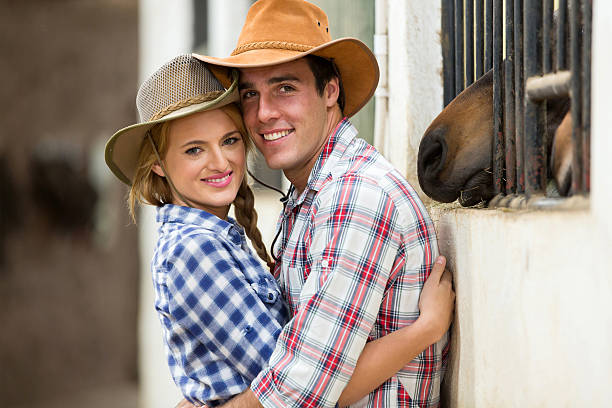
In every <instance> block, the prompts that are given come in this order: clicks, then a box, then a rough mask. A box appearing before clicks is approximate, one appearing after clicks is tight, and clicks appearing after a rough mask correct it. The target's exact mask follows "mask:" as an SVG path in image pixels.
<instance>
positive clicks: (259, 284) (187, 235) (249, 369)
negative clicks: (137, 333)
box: [151, 205, 287, 406]
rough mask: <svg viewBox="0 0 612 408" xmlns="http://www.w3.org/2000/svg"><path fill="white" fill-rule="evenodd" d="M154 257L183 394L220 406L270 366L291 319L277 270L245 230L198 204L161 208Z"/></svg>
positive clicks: (159, 300)
mask: <svg viewBox="0 0 612 408" xmlns="http://www.w3.org/2000/svg"><path fill="white" fill-rule="evenodd" d="M157 221H158V222H159V223H161V226H160V228H159V239H158V242H157V248H156V250H155V254H154V256H153V261H152V262H151V272H152V274H153V284H154V287H155V308H156V309H157V312H158V315H159V318H160V320H161V324H162V328H163V334H164V340H165V345H166V351H167V355H168V365H169V367H170V371H171V373H172V377H173V378H174V381H175V382H176V384H177V385H178V386H179V387H180V389H181V391H182V392H183V395H184V396H185V397H186V398H187V399H188V400H189V401H191V402H192V403H194V404H196V405H200V404H207V405H210V406H216V405H219V404H221V403H223V402H224V401H225V400H227V399H229V398H231V397H232V396H234V395H236V394H239V393H240V392H242V391H243V390H244V389H246V388H247V387H248V386H249V384H250V383H251V381H252V380H253V379H254V378H255V377H256V376H257V374H259V372H260V371H261V370H262V369H263V368H264V367H266V366H267V364H268V360H269V358H270V356H271V354H272V351H273V350H274V346H275V344H276V338H277V337H278V335H279V333H280V330H281V328H282V325H283V324H284V323H285V322H286V320H287V310H286V307H285V305H284V303H283V297H282V296H281V293H280V291H279V288H278V285H277V283H276V281H275V280H274V278H273V277H272V275H271V274H270V273H269V272H268V271H267V270H266V269H264V268H263V267H262V266H261V264H260V263H259V261H258V259H256V258H255V257H254V256H253V255H252V253H251V252H250V250H249V248H248V247H247V244H246V240H245V235H244V231H243V229H242V228H241V227H240V226H239V225H238V224H237V223H236V222H235V221H234V220H233V219H231V218H229V219H228V221H224V220H221V219H219V218H218V217H216V216H214V215H211V214H209V213H207V212H205V211H201V210H198V209H194V208H188V207H180V206H175V205H165V206H163V207H161V208H158V211H157Z"/></svg>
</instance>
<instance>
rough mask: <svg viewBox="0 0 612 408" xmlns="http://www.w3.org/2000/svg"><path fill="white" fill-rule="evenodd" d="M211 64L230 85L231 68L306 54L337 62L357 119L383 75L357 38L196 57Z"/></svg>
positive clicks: (265, 64) (349, 113)
mask: <svg viewBox="0 0 612 408" xmlns="http://www.w3.org/2000/svg"><path fill="white" fill-rule="evenodd" d="M192 55H193V56H194V57H195V58H197V59H199V60H200V61H203V62H206V63H208V64H209V68H210V70H211V71H212V72H213V74H214V75H215V76H216V77H217V79H218V80H219V81H220V82H221V84H223V86H227V85H228V84H229V82H230V76H229V71H228V69H229V68H239V69H240V68H259V67H268V66H273V65H278V64H284V63H286V62H292V61H295V60H297V59H299V58H302V57H305V56H306V55H317V56H319V57H323V58H327V59H333V61H334V63H335V64H336V66H337V67H338V71H339V72H340V76H341V79H342V84H343V87H344V93H345V98H346V103H345V107H344V114H345V115H346V116H349V117H350V116H353V115H354V114H355V113H357V112H358V111H359V110H360V109H361V108H362V107H363V106H364V105H365V104H366V103H367V102H368V101H369V100H370V98H371V97H372V95H374V91H375V90H376V86H377V85H378V79H379V76H380V72H379V69H378V63H377V61H376V57H375V56H374V54H372V51H370V49H369V48H368V46H367V45H365V44H364V43H363V42H362V41H360V40H358V39H356V38H350V37H346V38H340V39H337V40H333V41H330V42H328V43H325V44H322V45H320V46H318V47H314V48H312V49H310V50H308V51H303V52H302V51H292V50H285V49H273V48H265V49H253V50H249V51H244V52H242V53H240V54H237V55H232V56H230V57H226V58H217V57H209V56H206V55H200V54H195V53H194V54H192Z"/></svg>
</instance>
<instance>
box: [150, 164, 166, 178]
mask: <svg viewBox="0 0 612 408" xmlns="http://www.w3.org/2000/svg"><path fill="white" fill-rule="evenodd" d="M151 170H153V173H155V174H157V175H158V176H159V177H166V175H165V174H164V170H163V169H162V167H161V166H160V165H159V163H155V164H154V165H153V167H151Z"/></svg>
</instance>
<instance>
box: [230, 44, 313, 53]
mask: <svg viewBox="0 0 612 408" xmlns="http://www.w3.org/2000/svg"><path fill="white" fill-rule="evenodd" d="M313 48H314V46H312V45H303V44H296V43H291V42H287V41H257V42H252V43H246V44H242V45H241V46H239V47H236V49H235V50H234V52H232V55H238V54H242V53H243V52H246V51H251V50H265V49H278V50H289V51H300V52H305V51H310V50H311V49H313Z"/></svg>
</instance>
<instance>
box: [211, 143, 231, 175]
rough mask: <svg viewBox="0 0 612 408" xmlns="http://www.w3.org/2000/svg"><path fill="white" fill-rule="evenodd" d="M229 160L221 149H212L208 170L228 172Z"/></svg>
mask: <svg viewBox="0 0 612 408" xmlns="http://www.w3.org/2000/svg"><path fill="white" fill-rule="evenodd" d="M227 165H228V160H227V157H225V153H224V152H223V150H222V149H221V148H220V147H214V148H213V149H211V151H210V154H209V155H208V168H209V169H211V170H215V171H225V170H227Z"/></svg>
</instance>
